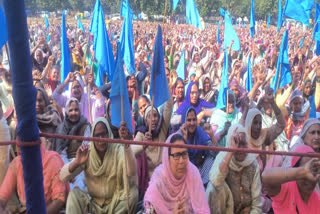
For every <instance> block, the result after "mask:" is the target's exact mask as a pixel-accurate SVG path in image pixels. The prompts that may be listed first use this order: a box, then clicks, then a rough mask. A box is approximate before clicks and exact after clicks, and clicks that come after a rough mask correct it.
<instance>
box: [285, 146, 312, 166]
mask: <svg viewBox="0 0 320 214" xmlns="http://www.w3.org/2000/svg"><path fill="white" fill-rule="evenodd" d="M294 152H296V153H304V154H307V153H315V152H314V150H313V149H312V148H311V147H310V146H307V145H301V146H299V147H297V148H296V149H295V150H294ZM300 159H301V156H293V157H292V158H291V167H294V166H295V165H296V164H297V163H298V161H299V160H300Z"/></svg>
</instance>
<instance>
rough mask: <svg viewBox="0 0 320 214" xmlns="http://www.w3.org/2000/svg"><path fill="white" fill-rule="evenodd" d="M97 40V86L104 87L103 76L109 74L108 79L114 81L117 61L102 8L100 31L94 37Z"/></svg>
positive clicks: (99, 22)
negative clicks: (113, 76)
mask: <svg viewBox="0 0 320 214" xmlns="http://www.w3.org/2000/svg"><path fill="white" fill-rule="evenodd" d="M94 37H95V38H96V42H97V45H96V50H95V58H96V60H97V61H98V63H99V72H98V73H97V74H98V75H97V77H96V79H95V80H96V85H97V86H98V87H100V86H101V85H103V74H104V73H105V72H107V74H108V77H109V79H110V80H112V75H113V72H114V68H115V61H114V57H113V52H112V46H111V43H110V40H109V36H108V32H107V29H106V25H105V22H104V13H103V9H102V7H100V8H99V10H98V31H97V33H96V34H95V35H94Z"/></svg>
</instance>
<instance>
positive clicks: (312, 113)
mask: <svg viewBox="0 0 320 214" xmlns="http://www.w3.org/2000/svg"><path fill="white" fill-rule="evenodd" d="M309 102H310V113H309V118H317V110H316V104H315V102H314V95H312V96H311V97H309Z"/></svg>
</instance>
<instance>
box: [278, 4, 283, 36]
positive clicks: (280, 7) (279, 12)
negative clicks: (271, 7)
mask: <svg viewBox="0 0 320 214" xmlns="http://www.w3.org/2000/svg"><path fill="white" fill-rule="evenodd" d="M281 26H282V5H281V0H279V2H278V24H277V31H278V32H280V28H281Z"/></svg>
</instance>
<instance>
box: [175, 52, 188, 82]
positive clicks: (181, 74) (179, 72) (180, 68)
mask: <svg viewBox="0 0 320 214" xmlns="http://www.w3.org/2000/svg"><path fill="white" fill-rule="evenodd" d="M177 75H178V77H180V78H181V79H183V80H184V79H185V78H186V77H185V56H184V50H182V52H181V55H180V61H179V65H178V67H177Z"/></svg>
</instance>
